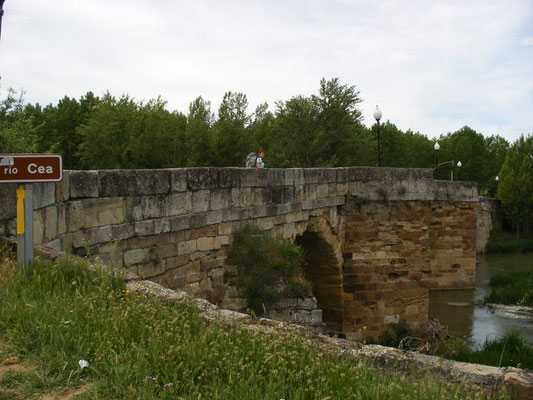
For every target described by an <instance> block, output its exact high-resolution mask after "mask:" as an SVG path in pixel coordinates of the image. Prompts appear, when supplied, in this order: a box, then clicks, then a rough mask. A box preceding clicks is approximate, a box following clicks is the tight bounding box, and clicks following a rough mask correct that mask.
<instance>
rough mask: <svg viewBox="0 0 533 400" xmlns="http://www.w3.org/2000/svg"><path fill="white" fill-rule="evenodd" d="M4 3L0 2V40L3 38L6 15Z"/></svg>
mask: <svg viewBox="0 0 533 400" xmlns="http://www.w3.org/2000/svg"><path fill="white" fill-rule="evenodd" d="M4 1H5V0H0V38H1V37H2V17H3V15H4V8H3V7H4Z"/></svg>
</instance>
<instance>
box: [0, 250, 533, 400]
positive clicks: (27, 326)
mask: <svg viewBox="0 0 533 400" xmlns="http://www.w3.org/2000/svg"><path fill="white" fill-rule="evenodd" d="M2 276H3V279H4V282H2V290H1V291H0V334H1V335H2V338H3V340H4V341H6V342H7V343H8V344H9V346H10V348H11V349H12V350H10V352H8V353H7V354H2V353H1V352H0V354H2V355H1V357H2V358H3V359H2V360H0V362H5V361H6V360H7V359H8V358H13V357H18V358H20V359H22V360H23V361H24V362H25V363H29V364H31V365H33V366H34V368H36V370H35V371H37V373H31V374H25V373H23V372H20V373H17V374H9V375H6V374H4V375H3V376H2V378H1V379H0V387H1V389H0V390H3V391H4V392H5V393H3V394H4V397H5V396H8V397H7V398H12V399H16V398H17V397H13V396H19V394H20V396H19V398H25V397H24V396H27V394H28V393H34V394H35V393H40V392H39V391H41V392H42V390H47V391H53V392H54V391H55V392H60V391H62V390H63V391H64V390H65V388H74V387H79V386H83V385H89V386H90V387H89V389H87V391H86V392H85V394H84V396H85V397H84V398H113V399H116V398H128V399H131V398H139V399H152V398H154V399H155V398H158V399H159V398H168V399H171V398H172V399H175V398H177V397H179V396H182V397H187V398H199V397H200V396H202V397H204V398H211V399H216V398H224V399H228V398H229V399H231V398H235V399H237V398H239V399H241V398H276V399H279V398H291V399H305V398H327V397H328V396H332V398H346V399H349V398H383V397H386V398H391V399H405V398H413V399H414V398H416V399H419V398H461V399H462V398H464V399H466V398H472V397H477V396H478V395H479V394H480V393H488V392H487V391H489V392H490V390H491V389H492V388H493V387H500V385H501V384H507V385H511V386H515V387H518V388H521V390H528V389H527V387H528V385H529V386H532V385H533V377H531V376H529V375H531V374H529V375H528V373H527V372H525V371H522V370H517V369H512V368H509V369H498V368H491V367H481V366H469V365H466V366H463V365H462V363H454V362H451V361H447V360H440V359H438V358H436V357H428V356H423V355H417V354H414V353H408V352H407V353H404V352H400V351H398V350H395V349H389V348H383V347H381V346H362V345H360V344H357V343H353V342H347V341H344V340H338V339H333V338H329V337H327V336H322V335H316V334H313V333H311V332H309V331H307V330H305V329H303V328H300V327H296V326H294V325H290V324H283V323H276V322H274V321H269V320H264V319H257V318H251V317H249V316H247V315H244V314H239V313H233V312H229V311H224V310H220V309H217V308H216V307H215V306H213V305H211V304H209V303H207V302H205V301H201V300H193V299H190V298H189V297H188V296H186V295H185V294H184V293H181V292H175V291H171V290H168V289H164V288H162V287H160V286H159V285H156V284H155V283H153V282H140V281H131V282H129V283H128V284H127V285H126V284H125V283H124V281H123V280H122V279H118V278H117V277H111V276H110V275H109V274H105V273H102V272H98V271H97V272H91V271H89V270H88V266H87V265H86V264H83V263H81V262H80V261H79V260H73V259H70V258H68V259H62V260H60V261H59V262H58V263H56V264H54V265H52V264H51V263H37V264H36V265H35V266H34V267H33V268H32V269H31V270H30V271H27V273H26V274H25V275H24V276H21V275H17V273H15V272H13V271H12V269H11V271H10V270H9V268H7V269H6V268H5V267H4V272H3V274H2ZM162 298H163V299H165V300H164V301H161V299H162ZM80 360H86V361H87V362H88V364H89V366H88V367H84V368H81V367H80V364H79V362H80ZM381 366H383V367H381ZM398 370H401V371H403V372H398ZM422 371H423V372H422ZM524 374H525V375H524ZM35 376H37V377H38V379H36V378H35ZM462 380H464V381H465V382H466V383H464V384H461V383H450V382H460V381H462ZM43 388H44V389H43ZM524 388H525V389H524ZM532 390H533V388H532ZM17 393H18V394H17ZM531 393H533V392H531ZM500 394H501V395H502V396H505V394H504V393H500ZM10 396H11V397H10Z"/></svg>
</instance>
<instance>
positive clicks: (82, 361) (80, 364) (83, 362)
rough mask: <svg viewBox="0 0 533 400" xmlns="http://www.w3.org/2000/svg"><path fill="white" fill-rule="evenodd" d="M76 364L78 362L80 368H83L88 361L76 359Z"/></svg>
mask: <svg viewBox="0 0 533 400" xmlns="http://www.w3.org/2000/svg"><path fill="white" fill-rule="evenodd" d="M78 364H79V366H80V368H81V369H83V368H85V367H88V366H89V361H86V360H80V361H78Z"/></svg>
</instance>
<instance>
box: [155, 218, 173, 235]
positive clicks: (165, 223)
mask: <svg viewBox="0 0 533 400" xmlns="http://www.w3.org/2000/svg"><path fill="white" fill-rule="evenodd" d="M153 222H154V234H155V235H160V234H162V233H168V232H170V221H169V220H168V218H160V219H155V220H153Z"/></svg>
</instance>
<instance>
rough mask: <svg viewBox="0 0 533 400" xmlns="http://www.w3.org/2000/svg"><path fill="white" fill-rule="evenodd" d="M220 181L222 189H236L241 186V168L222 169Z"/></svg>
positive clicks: (220, 170) (219, 175) (219, 173)
mask: <svg viewBox="0 0 533 400" xmlns="http://www.w3.org/2000/svg"><path fill="white" fill-rule="evenodd" d="M218 181H219V185H220V187H221V188H236V187H239V186H240V181H241V168H220V169H219V171H218Z"/></svg>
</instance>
